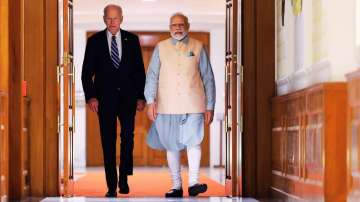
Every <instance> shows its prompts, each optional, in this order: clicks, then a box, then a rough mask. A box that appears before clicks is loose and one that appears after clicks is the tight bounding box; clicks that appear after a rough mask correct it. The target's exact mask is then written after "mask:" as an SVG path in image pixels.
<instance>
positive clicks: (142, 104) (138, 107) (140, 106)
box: [136, 100, 145, 112]
mask: <svg viewBox="0 0 360 202" xmlns="http://www.w3.org/2000/svg"><path fill="white" fill-rule="evenodd" d="M144 108H145V100H138V101H137V103H136V110H138V111H139V112H141V111H143V110H144Z"/></svg>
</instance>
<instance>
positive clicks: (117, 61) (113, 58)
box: [111, 36, 120, 69]
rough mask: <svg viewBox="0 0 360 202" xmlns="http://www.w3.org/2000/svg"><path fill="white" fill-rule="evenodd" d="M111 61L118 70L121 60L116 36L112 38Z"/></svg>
mask: <svg viewBox="0 0 360 202" xmlns="http://www.w3.org/2000/svg"><path fill="white" fill-rule="evenodd" d="M111 61H112V63H113V65H114V67H115V68H116V69H118V68H119V65H120V58H119V50H118V46H117V43H116V37H115V36H112V37H111Z"/></svg>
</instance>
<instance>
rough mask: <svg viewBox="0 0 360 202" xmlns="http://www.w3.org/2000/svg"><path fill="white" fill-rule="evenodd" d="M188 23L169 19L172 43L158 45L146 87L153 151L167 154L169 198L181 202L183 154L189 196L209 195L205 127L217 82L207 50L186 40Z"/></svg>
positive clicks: (178, 17) (177, 16) (180, 16)
mask: <svg viewBox="0 0 360 202" xmlns="http://www.w3.org/2000/svg"><path fill="white" fill-rule="evenodd" d="M189 27H190V25H189V22H188V18H187V17H186V16H185V15H183V14H181V13H175V14H174V15H173V16H172V17H171V18H170V34H171V38H169V39H166V40H164V41H161V42H159V44H158V45H157V46H156V48H155V50H154V53H153V55H152V58H151V61H150V64H149V68H148V72H147V77H146V85H145V98H146V101H147V104H148V116H149V118H150V119H151V120H152V121H153V124H152V126H151V129H150V131H149V134H148V138H147V143H148V145H149V146H150V147H152V148H154V149H159V150H166V156H167V161H168V165H169V168H170V173H171V178H172V183H173V187H172V188H171V189H170V191H169V192H167V193H165V196H166V197H182V196H183V189H182V179H181V170H180V151H181V150H183V149H186V150H187V156H188V163H189V187H188V192H189V195H190V196H197V195H198V194H200V193H203V192H205V191H206V190H207V185H206V184H202V183H200V182H199V168H200V159H201V147H200V145H201V142H202V140H203V136H204V122H205V123H206V124H210V123H211V122H212V119H213V115H214V106H215V81H214V74H213V71H212V68H211V65H210V62H209V58H208V56H207V54H206V51H205V49H204V47H203V44H202V43H201V42H200V41H198V40H195V39H192V38H189V37H188V31H189Z"/></svg>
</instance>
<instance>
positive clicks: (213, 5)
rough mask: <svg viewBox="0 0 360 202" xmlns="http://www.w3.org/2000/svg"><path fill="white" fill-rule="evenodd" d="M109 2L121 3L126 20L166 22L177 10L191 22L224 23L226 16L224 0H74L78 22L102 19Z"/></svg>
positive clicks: (92, 21)
mask: <svg viewBox="0 0 360 202" xmlns="http://www.w3.org/2000/svg"><path fill="white" fill-rule="evenodd" d="M110 3H113V4H118V5H121V7H122V8H123V15H124V23H126V22H132V23H134V22H135V23H154V22H156V23H165V22H168V19H169V16H171V14H173V13H175V12H182V13H184V14H185V15H187V16H188V17H189V19H190V23H191V22H195V23H203V22H206V23H223V22H224V17H225V0H75V1H74V14H75V16H74V17H75V18H74V19H75V22H76V23H94V22H102V15H103V8H104V7H105V6H106V5H107V4H110Z"/></svg>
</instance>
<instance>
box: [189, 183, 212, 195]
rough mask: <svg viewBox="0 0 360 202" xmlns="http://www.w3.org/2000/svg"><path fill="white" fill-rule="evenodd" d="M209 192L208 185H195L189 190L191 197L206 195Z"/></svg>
mask: <svg viewBox="0 0 360 202" xmlns="http://www.w3.org/2000/svg"><path fill="white" fill-rule="evenodd" d="M206 190H207V185H206V184H199V183H198V184H195V185H193V186H191V187H189V188H188V192H189V196H197V195H198V194H200V193H204V192H206Z"/></svg>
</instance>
